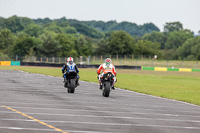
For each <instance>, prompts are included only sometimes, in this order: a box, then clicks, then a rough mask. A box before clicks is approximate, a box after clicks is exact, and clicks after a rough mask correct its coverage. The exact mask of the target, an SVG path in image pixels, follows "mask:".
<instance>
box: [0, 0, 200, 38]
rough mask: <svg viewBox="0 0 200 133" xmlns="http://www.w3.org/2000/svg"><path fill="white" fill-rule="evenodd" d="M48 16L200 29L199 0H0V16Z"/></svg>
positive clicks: (195, 30) (161, 27) (160, 27)
mask: <svg viewBox="0 0 200 133" xmlns="http://www.w3.org/2000/svg"><path fill="white" fill-rule="evenodd" d="M13 15H17V16H22V17H29V18H46V17H49V18H51V19H55V18H61V17H66V18H68V19H77V20H102V21H109V20H116V21H117V22H122V21H128V22H133V23H136V24H138V25H142V24H144V23H149V22H152V23H154V24H155V25H156V26H157V27H158V28H159V29H160V30H161V31H163V27H164V25H165V23H166V22H175V21H179V22H181V23H182V24H183V28H188V29H190V30H192V31H194V32H195V33H196V34H197V33H198V31H199V30H200V0H0V16H1V17H4V18H8V17H10V16H13Z"/></svg>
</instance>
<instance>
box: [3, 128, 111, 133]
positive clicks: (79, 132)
mask: <svg viewBox="0 0 200 133" xmlns="http://www.w3.org/2000/svg"><path fill="white" fill-rule="evenodd" d="M0 129H9V130H29V131H51V132H55V130H53V129H43V128H21V127H0ZM67 132H71V133H73V132H75V133H111V132H99V131H78V130H77V131H76V130H67Z"/></svg>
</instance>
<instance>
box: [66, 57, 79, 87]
mask: <svg viewBox="0 0 200 133" xmlns="http://www.w3.org/2000/svg"><path fill="white" fill-rule="evenodd" d="M71 70H75V71H76V72H77V78H76V85H77V86H78V85H80V84H79V78H80V77H79V75H78V73H79V70H78V68H77V66H76V64H75V63H74V62H73V58H72V57H68V58H67V63H66V64H65V65H64V66H63V68H62V73H63V77H64V81H63V82H65V81H66V78H67V74H66V73H67V72H70V71H71Z"/></svg>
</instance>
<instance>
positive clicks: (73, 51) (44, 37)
mask: <svg viewBox="0 0 200 133" xmlns="http://www.w3.org/2000/svg"><path fill="white" fill-rule="evenodd" d="M116 54H118V55H132V54H133V55H147V56H153V55H158V58H159V59H187V60H200V37H199V36H196V37H195V36H194V34H193V32H191V31H190V30H188V29H183V26H182V24H181V23H180V22H172V23H166V24H165V26H164V32H160V31H159V29H158V28H157V27H156V26H155V25H154V24H152V23H147V24H144V25H136V24H134V23H129V22H121V23H117V22H116V21H109V22H103V21H78V20H71V19H66V18H61V19H55V20H51V19H49V18H45V19H30V18H26V17H17V16H12V17H9V18H2V17H0V59H1V60H8V59H15V57H16V55H17V56H18V57H19V58H20V57H25V56H46V57H67V56H73V57H78V56H92V55H116Z"/></svg>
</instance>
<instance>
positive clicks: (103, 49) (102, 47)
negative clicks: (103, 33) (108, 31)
mask: <svg viewBox="0 0 200 133" xmlns="http://www.w3.org/2000/svg"><path fill="white" fill-rule="evenodd" d="M95 54H97V55H109V49H108V44H107V43H106V40H104V39H101V40H100V41H99V42H98V43H97V48H96V50H95Z"/></svg>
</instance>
